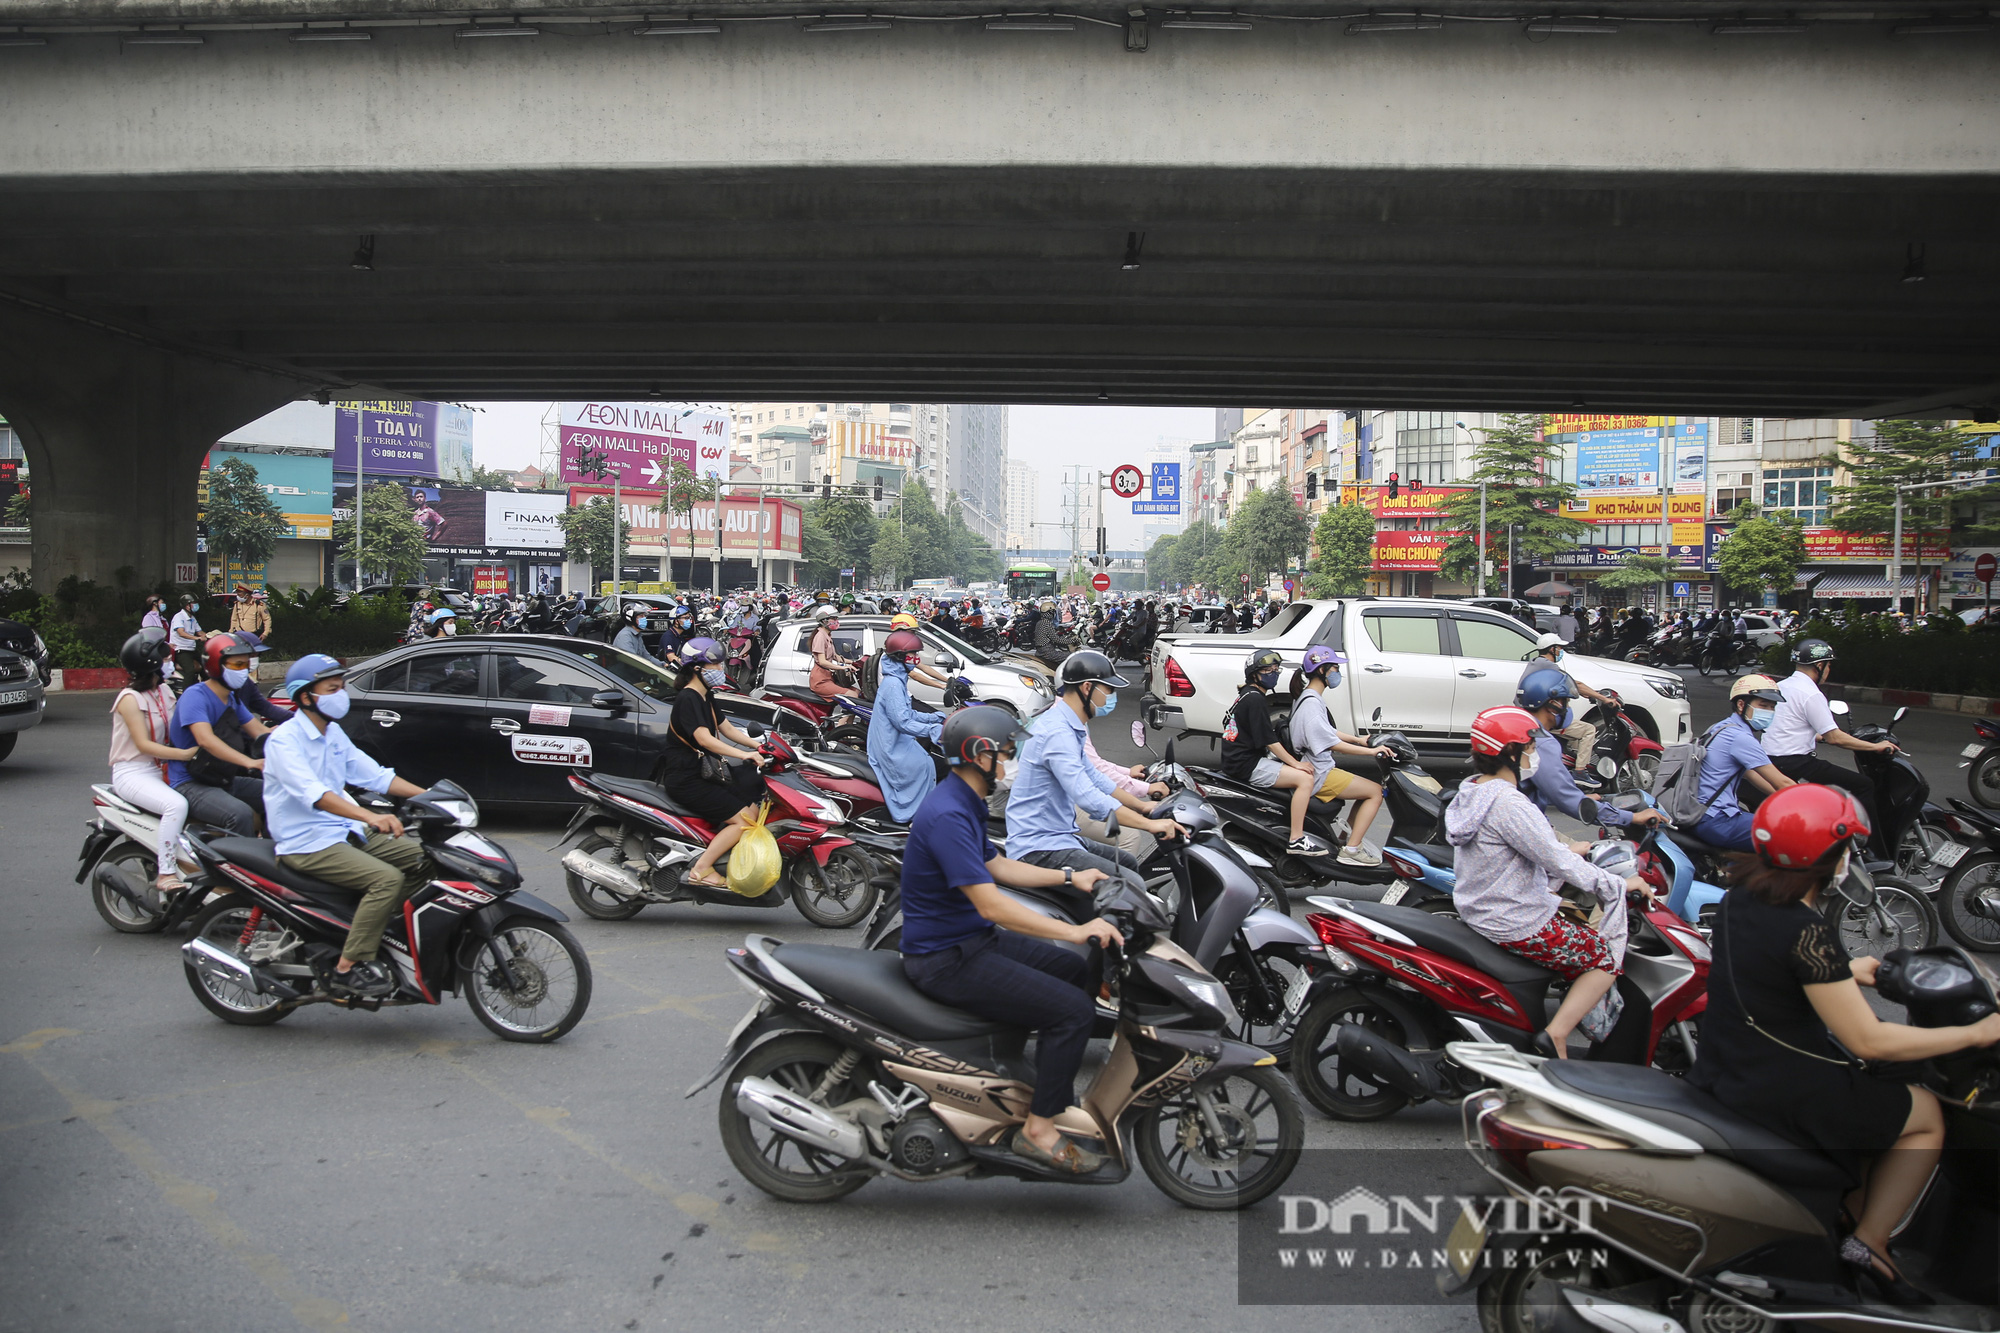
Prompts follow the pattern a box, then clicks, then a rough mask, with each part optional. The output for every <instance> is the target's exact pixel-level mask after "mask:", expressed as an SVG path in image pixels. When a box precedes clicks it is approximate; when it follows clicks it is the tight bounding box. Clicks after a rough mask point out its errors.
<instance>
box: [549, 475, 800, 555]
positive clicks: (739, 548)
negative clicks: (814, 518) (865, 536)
mask: <svg viewBox="0 0 2000 1333" xmlns="http://www.w3.org/2000/svg"><path fill="white" fill-rule="evenodd" d="M569 495H570V503H571V504H573V505H585V504H589V503H590V502H591V501H592V500H594V499H596V498H598V497H599V496H602V497H604V498H605V499H607V500H608V499H610V498H611V488H610V487H609V486H572V487H570V490H569ZM618 503H619V507H620V508H621V509H623V510H624V511H625V521H626V522H627V523H629V524H631V525H632V547H633V549H634V550H639V549H641V548H648V547H662V546H667V545H668V544H669V543H671V548H672V552H677V553H679V554H681V555H685V554H687V549H688V528H689V521H690V515H687V514H674V515H672V516H671V520H670V519H669V516H668V515H666V514H662V513H661V512H660V511H659V509H658V505H659V503H660V493H659V492H658V491H625V492H624V493H623V494H621V495H620V496H619V497H618ZM715 511H716V506H715V505H714V504H713V503H709V504H697V505H696V506H695V507H694V512H693V514H692V516H691V517H692V521H693V529H694V553H695V556H696V557H697V558H700V557H701V556H703V555H706V554H707V553H709V552H711V551H713V550H714V549H715V522H716V513H715ZM802 512H803V511H801V510H800V508H799V507H798V506H797V505H796V504H793V503H791V502H789V501H786V500H777V499H771V498H768V497H767V498H766V499H765V501H764V520H763V533H762V541H763V549H764V554H765V555H766V556H771V557H775V558H779V559H786V560H796V559H798V558H799V555H800V552H801V547H800V543H801V540H802V533H803V528H802V526H801V514H802ZM758 541H759V533H758V522H757V501H756V499H755V498H754V497H751V496H741V497H738V496H730V497H726V498H724V500H723V501H722V549H723V551H724V552H725V553H726V554H729V555H734V556H744V555H747V556H751V557H753V558H754V557H755V556H756V554H757V544H758ZM650 553H651V552H650V551H648V554H650Z"/></svg>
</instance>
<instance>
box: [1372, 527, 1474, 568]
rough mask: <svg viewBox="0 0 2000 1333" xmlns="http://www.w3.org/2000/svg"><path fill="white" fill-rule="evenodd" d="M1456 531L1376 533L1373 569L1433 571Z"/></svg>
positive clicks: (1456, 534)
mask: <svg viewBox="0 0 2000 1333" xmlns="http://www.w3.org/2000/svg"><path fill="white" fill-rule="evenodd" d="M1458 535H1459V534H1458V533H1456V532H1378V533H1376V534H1375V568H1377V569H1403V570H1436V569H1437V568H1438V565H1439V563H1440V562H1441V561H1442V560H1443V559H1444V548H1445V547H1446V546H1447V545H1449V544H1450V543H1451V539H1452V538H1454V537H1456V536H1458Z"/></svg>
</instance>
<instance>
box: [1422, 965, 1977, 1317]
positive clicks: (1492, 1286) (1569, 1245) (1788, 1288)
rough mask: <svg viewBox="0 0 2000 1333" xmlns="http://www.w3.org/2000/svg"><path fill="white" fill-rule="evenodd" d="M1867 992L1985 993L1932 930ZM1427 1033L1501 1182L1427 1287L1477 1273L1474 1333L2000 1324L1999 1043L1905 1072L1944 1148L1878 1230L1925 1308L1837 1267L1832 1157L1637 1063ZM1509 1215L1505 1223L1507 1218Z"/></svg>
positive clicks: (1464, 1286)
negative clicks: (1463, 1076)
mask: <svg viewBox="0 0 2000 1333" xmlns="http://www.w3.org/2000/svg"><path fill="white" fill-rule="evenodd" d="M1875 989H1876V990H1877V991H1878V992H1879V993H1880V994H1881V996H1882V998H1883V999H1884V1000H1887V1001H1889V1002H1891V1003H1893V1004H1900V1005H1903V1006H1905V1007H1906V1008H1907V1009H1908V1011H1909V1016H1910V1022H1911V1023H1912V1024H1913V1025H1915V1026H1917V1027H1942V1026H1948V1025H1957V1024H1963V1023H1972V1022H1976V1021H1977V1020H1979V1019H1980V1018H1982V1017H1983V1016H1985V1015H1987V1014H1990V1013H1993V1012H1994V1009H1995V996H1994V992H1993V986H1992V983H1991V982H1990V981H1989V980H1988V979H1987V978H1986V976H1985V975H1983V974H1982V973H1981V971H1980V970H1979V969H1978V968H1977V967H1976V966H1974V965H1973V963H1972V961H1971V959H1970V958H1968V957H1967V956H1966V955H1965V954H1963V953H1961V952H1960V951H1959V950H1957V949H1955V948H1951V947H1949V946H1946V947H1942V948H1933V949H1925V950H1922V951H1921V952H1898V953H1895V954H1892V955H1890V956H1889V957H1888V958H1885V959H1884V960H1883V961H1882V964H1881V968H1880V970H1879V972H1878V973H1877V976H1876V984H1875ZM1447 1049H1448V1053H1449V1056H1450V1058H1451V1059H1452V1060H1454V1061H1455V1062H1457V1063H1458V1064H1459V1065H1460V1066H1462V1067H1464V1068H1465V1069H1466V1070H1468V1071H1469V1072H1471V1073H1472V1074H1473V1075H1475V1076H1476V1077H1477V1078H1478V1079H1479V1080H1480V1081H1481V1082H1482V1083H1484V1084H1485V1085H1486V1087H1487V1088H1488V1089H1489V1090H1487V1091H1481V1092H1476V1093H1474V1094H1473V1095H1471V1096H1469V1097H1467V1098H1466V1099H1465V1101H1464V1103H1463V1104H1462V1106H1461V1110H1460V1115H1461V1119H1462V1122H1463V1125H1464V1129H1465V1144H1466V1148H1467V1151H1469V1152H1470V1153H1471V1154H1472V1155H1473V1158H1474V1159H1475V1161H1477V1163H1478V1165H1479V1167H1480V1169H1481V1170H1482V1171H1484V1172H1485V1173H1486V1175H1487V1176H1489V1177H1490V1178H1491V1179H1492V1180H1493V1181H1494V1183H1495V1184H1496V1185H1498V1186H1499V1188H1500V1191H1501V1194H1500V1197H1499V1198H1498V1199H1485V1200H1480V1199H1468V1200H1467V1201H1466V1204H1467V1206H1466V1208H1465V1215H1464V1217H1463V1218H1462V1219H1461V1221H1460V1223H1459V1225H1458V1227H1457V1228H1456V1229H1455V1230H1454V1231H1453V1233H1452V1237H1451V1240H1450V1242H1449V1246H1448V1248H1449V1256H1448V1260H1447V1262H1448V1264H1449V1271H1448V1272H1446V1273H1442V1274H1440V1280H1439V1283H1438V1285H1439V1288H1440V1289H1441V1290H1442V1291H1443V1293H1444V1294H1445V1295H1447V1296H1455V1295H1461V1294H1463V1293H1464V1292H1466V1291H1468V1290H1471V1289H1474V1288H1476V1289H1477V1293H1478V1296H1477V1299H1478V1306H1479V1323H1480V1326H1481V1327H1482V1328H1487V1329H1495V1330H1522V1331H1525V1330H1529V1329H1546V1330H1551V1333H1590V1330H1614V1329H1615V1330H1621V1331H1630V1330H1677V1329H1685V1330H1687V1333H1729V1331H1731V1330H1741V1331H1745V1333H1749V1331H1753V1330H1771V1329H1781V1328H1847V1329H1878V1330H1898V1331H1899V1333H1933V1331H1934V1333H1946V1331H1947V1330H1951V1331H1952V1333H1959V1331H1961V1330H1965V1329H1975V1328H1977V1329H1990V1328H1993V1327H1995V1326H1996V1325H1997V1324H2000V1282H1996V1274H2000V1270H1996V1267H1995V1265H1994V1263H1993V1257H1992V1256H1993V1244H1994V1237H1995V1235H1996V1233H2000V1189H1996V1184H1995V1182H1996V1176H1995V1172H1994V1170H1993V1145H1994V1143H1995V1142H1996V1141H2000V1099H1996V1097H1995V1095H1994V1093H1995V1090H1996V1089H2000V1059H1997V1058H1996V1056H1995V1053H1994V1051H1993V1049H1991V1048H1988V1049H1984V1050H1973V1051H1962V1052H1959V1053H1957V1054H1954V1055H1949V1056H1943V1057H1940V1058H1938V1059H1935V1060H1930V1061H1925V1062H1923V1063H1922V1064H1920V1065H1918V1066H1917V1067H1916V1069H1915V1070H1914V1071H1913V1075H1912V1077H1911V1080H1910V1081H1915V1082H1921V1083H1922V1084H1923V1085H1924V1086H1925V1087H1928V1088H1929V1089H1931V1090H1932V1091H1933V1092H1935V1093H1936V1094H1937V1099H1938V1104H1939V1105H1940V1106H1941V1107H1942V1108H1943V1112H1944V1129H1945V1141H1944V1154H1943V1158H1942V1159H1941V1161H1940V1163H1939V1166H1938V1169H1937V1172H1936V1174H1935V1175H1934V1176H1933V1178H1932V1180H1931V1182H1930V1184H1929V1187H1928V1188H1927V1189H1926V1190H1925V1191H1924V1194H1923V1196H1922V1198H1921V1199H1920V1200H1919V1201H1918V1203H1917V1205H1916V1207H1915V1208H1914V1209H1912V1210H1911V1212H1910V1214H1909V1216H1907V1217H1906V1218H1904V1219H1903V1222H1902V1223H1901V1225H1900V1226H1899V1227H1898V1228H1897V1249H1896V1259H1897V1262H1898V1266H1899V1267H1900V1268H1901V1270H1902V1273H1903V1275H1904V1277H1905V1279H1906V1280H1908V1281H1910V1282H1912V1283H1914V1284H1916V1285H1917V1286H1918V1287H1920V1288H1923V1289H1926V1290H1927V1292H1928V1293H1929V1294H1931V1295H1933V1296H1934V1297H1936V1298H1937V1301H1938V1303H1937V1304H1935V1305H1928V1306H1919V1305H1901V1304H1897V1305H1892V1304H1889V1303H1888V1302H1887V1301H1886V1300H1884V1299H1882V1298H1881V1294H1880V1293H1879V1292H1878V1291H1876V1290H1875V1284H1874V1283H1873V1282H1872V1281H1870V1280H1868V1279H1867V1278H1865V1277H1861V1276H1860V1275H1859V1274H1857V1272H1856V1270H1855V1269H1854V1268H1853V1267H1851V1266H1849V1265H1846V1264H1843V1263H1842V1262H1841V1261H1840V1259H1839V1247H1840V1244H1841V1239H1842V1236H1843V1234H1844V1233H1845V1232H1846V1231H1848V1230H1849V1229H1850V1228H1851V1225H1852V1224H1851V1223H1844V1222H1843V1221H1842V1220H1841V1212H1842V1207H1843V1204H1842V1199H1843V1196H1844V1195H1846V1194H1847V1193H1848V1192H1849V1191H1850V1190H1852V1189H1853V1188H1854V1186H1855V1184H1856V1183H1857V1182H1856V1180H1855V1178H1854V1176H1853V1175H1852V1174H1851V1173H1850V1171H1849V1169H1848V1168H1847V1167H1846V1166H1844V1165H1842V1164H1841V1163H1839V1162H1837V1161H1835V1160H1834V1159H1832V1158H1830V1157H1827V1156H1824V1155H1823V1154H1821V1153H1819V1152H1817V1151H1815V1150H1813V1149H1810V1148H1803V1147H1799V1146H1798V1145H1796V1144H1794V1143H1792V1142H1790V1141H1789V1140H1786V1139H1784V1138H1781V1137H1779V1136H1778V1135H1776V1134H1774V1133H1772V1132H1771V1131H1770V1130H1768V1129H1766V1128H1764V1127H1763V1126H1762V1125H1759V1124H1756V1123H1753V1122H1751V1121H1749V1120H1746V1119H1744V1118H1743V1117H1742V1116H1740V1115H1738V1114H1737V1113H1736V1112H1734V1111H1732V1110H1730V1109H1729V1108H1728V1107H1725V1106H1724V1105H1722V1104H1721V1103H1720V1102H1718V1101H1716V1100H1715V1099H1714V1098H1712V1097H1710V1096H1708V1095H1707V1094H1706V1093H1704V1092H1702V1091H1701V1090H1700V1089H1699V1088H1696V1087H1693V1086H1692V1085H1690V1084H1689V1083H1688V1082H1687V1081H1686V1080H1684V1079H1677V1078H1671V1077H1668V1076H1667V1075H1665V1074H1663V1073H1661V1072H1660V1071H1658V1070H1655V1069H1646V1068H1642V1067H1639V1066H1633V1065H1606V1064H1593V1063H1589V1062H1586V1061H1580V1060H1540V1059H1536V1058H1534V1057H1531V1056H1524V1055H1523V1054H1522V1053H1521V1052H1519V1051H1518V1050H1515V1049H1514V1048H1512V1047H1510V1046H1502V1045H1497V1044H1488V1043H1478V1042H1469V1041H1466V1042H1454V1043H1452V1044H1451V1045H1450V1046H1449V1047H1448V1048H1447ZM1899 1077H1901V1076H1900V1075H1899ZM1510 1215H1512V1216H1513V1217H1515V1218H1518V1219H1519V1220H1520V1222H1521V1226H1520V1227H1519V1229H1518V1231H1517V1232H1516V1234H1508V1229H1507V1228H1508V1222H1507V1219H1508V1218H1509V1216H1510ZM1530 1219H1532V1220H1530ZM1520 1233H1529V1234H1520ZM1507 1249H1511V1250H1512V1254H1511V1255H1509V1254H1506V1253H1504V1252H1503V1251H1504V1250H1507Z"/></svg>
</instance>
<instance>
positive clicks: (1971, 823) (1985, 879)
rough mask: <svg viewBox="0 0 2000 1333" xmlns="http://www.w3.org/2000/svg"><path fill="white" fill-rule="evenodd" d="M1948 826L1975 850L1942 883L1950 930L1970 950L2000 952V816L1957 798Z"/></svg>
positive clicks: (1940, 903)
mask: <svg viewBox="0 0 2000 1333" xmlns="http://www.w3.org/2000/svg"><path fill="white" fill-rule="evenodd" d="M1951 805H1952V808H1951V810H1950V811H1948V812H1941V817H1942V819H1943V822H1944V826H1945V827H1946V828H1947V829H1949V830H1950V831H1951V833H1952V834H1953V835H1954V836H1955V837H1958V838H1961V839H1963V840H1964V841H1965V843H1966V844H1967V845H1968V846H1970V847H1971V848H1973V850H1972V851H1971V852H1970V853H1969V854H1968V855H1966V856H1964V857H1962V858H1960V860H1959V861H1958V864H1956V865H1954V866H1953V867H1952V868H1951V870H1950V871H1949V872H1948V873H1947V874H1946V875H1945V878H1944V883H1943V884H1941V885H1940V886H1939V887H1938V893H1937V911H1938V916H1939V917H1940V918H1941V919H1942V921H1943V923H1944V928H1945V930H1946V931H1948V932H1949V933H1950V935H1951V937H1952V938H1953V939H1954V940H1957V941H1958V942H1959V943H1960V944H1961V945H1963V946H1964V947H1965V948H1968V949H1972V950H1975V951H1977V952H1979V953H2000V817H1996V816H1994V815H1992V814H1990V813H1988V812H1987V811H1985V810H1981V809H1979V808H1977V807H1975V806H1973V805H1971V804H1970V803H1968V802H1966V801H1961V800H1958V799H1957V798H1955V797H1954V798H1953V799H1952V802H1951Z"/></svg>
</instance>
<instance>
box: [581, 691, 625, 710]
mask: <svg viewBox="0 0 2000 1333" xmlns="http://www.w3.org/2000/svg"><path fill="white" fill-rule="evenodd" d="M590 706H591V707H592V708H602V709H604V710H606V711H607V712H612V713H622V712H624V711H625V710H626V709H628V708H630V707H631V706H632V701H631V700H630V699H628V698H626V697H625V694H624V692H623V691H622V690H599V691H598V692H597V693H595V694H593V695H591V696H590Z"/></svg>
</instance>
